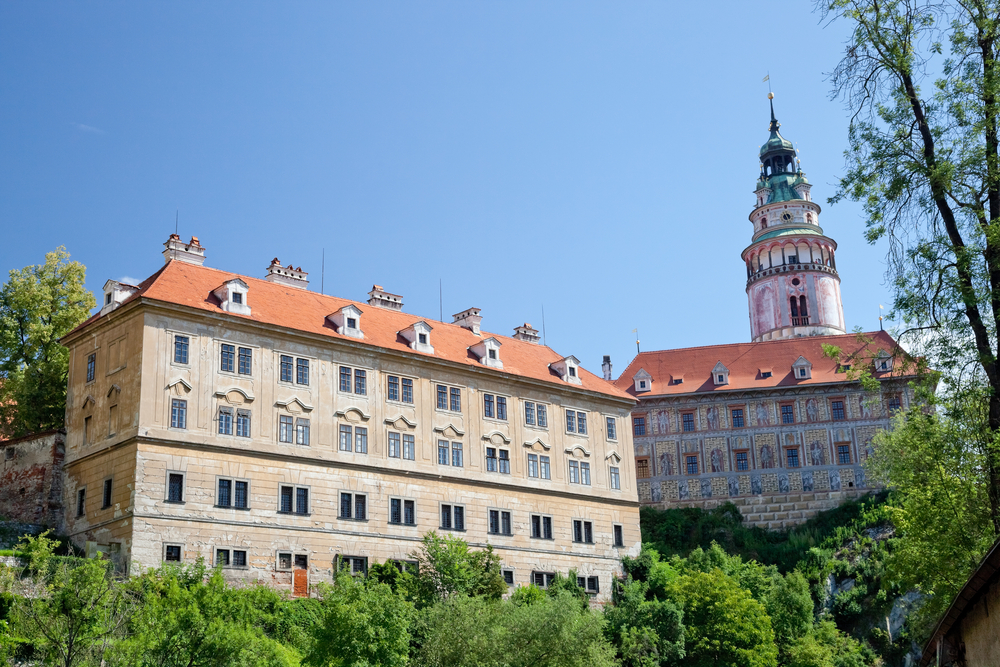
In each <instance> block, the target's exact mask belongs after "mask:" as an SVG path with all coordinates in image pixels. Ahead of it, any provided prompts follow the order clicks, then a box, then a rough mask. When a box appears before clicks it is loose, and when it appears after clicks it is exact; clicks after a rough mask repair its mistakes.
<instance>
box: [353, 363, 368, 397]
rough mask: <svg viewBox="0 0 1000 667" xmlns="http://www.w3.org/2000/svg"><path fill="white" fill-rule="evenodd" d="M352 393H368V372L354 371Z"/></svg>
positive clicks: (362, 394)
mask: <svg viewBox="0 0 1000 667" xmlns="http://www.w3.org/2000/svg"><path fill="white" fill-rule="evenodd" d="M354 393H355V394H360V395H361V396H364V395H366V394H367V393H368V373H367V372H366V371H359V370H356V369H355V371H354Z"/></svg>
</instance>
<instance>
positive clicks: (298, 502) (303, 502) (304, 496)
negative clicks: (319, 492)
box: [295, 488, 309, 514]
mask: <svg viewBox="0 0 1000 667" xmlns="http://www.w3.org/2000/svg"><path fill="white" fill-rule="evenodd" d="M295 513H296V514H309V489H302V488H298V489H295Z"/></svg>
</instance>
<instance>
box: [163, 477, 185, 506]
mask: <svg viewBox="0 0 1000 667" xmlns="http://www.w3.org/2000/svg"><path fill="white" fill-rule="evenodd" d="M174 475H177V476H178V477H180V478H181V494H180V498H179V499H174V498H171V497H170V489H171V482H172V481H173V480H172V479H171V477H172V476H174ZM164 479H165V480H166V484H164V489H163V502H165V503H170V504H171V505H183V504H184V496H185V494H186V492H187V489H186V488H185V487H186V484H187V473H185V472H184V471H182V470H167V472H166V477H165V478H164Z"/></svg>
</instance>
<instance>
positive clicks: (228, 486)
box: [215, 479, 233, 507]
mask: <svg viewBox="0 0 1000 667" xmlns="http://www.w3.org/2000/svg"><path fill="white" fill-rule="evenodd" d="M232 503H233V480H231V479H220V480H219V493H218V496H217V497H216V499H215V504H216V505H218V506H219V507H230V506H231V505H232Z"/></svg>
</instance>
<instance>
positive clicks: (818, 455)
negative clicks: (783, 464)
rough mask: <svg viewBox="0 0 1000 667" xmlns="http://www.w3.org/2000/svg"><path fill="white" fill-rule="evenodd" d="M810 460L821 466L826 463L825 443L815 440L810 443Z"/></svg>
mask: <svg viewBox="0 0 1000 667" xmlns="http://www.w3.org/2000/svg"><path fill="white" fill-rule="evenodd" d="M809 461H810V463H812V464H813V465H814V466H821V465H823V464H824V463H826V460H825V456H824V455H823V445H822V444H820V443H818V442H816V441H813V442H811V443H810V444H809Z"/></svg>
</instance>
